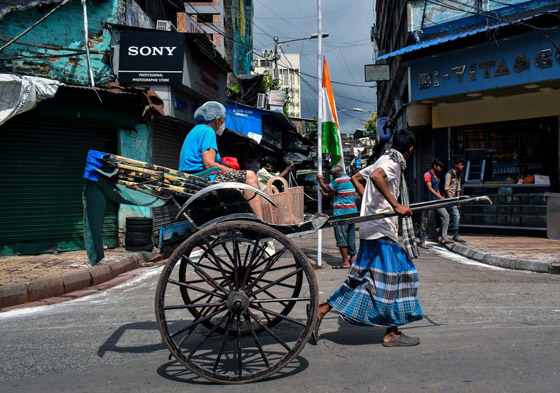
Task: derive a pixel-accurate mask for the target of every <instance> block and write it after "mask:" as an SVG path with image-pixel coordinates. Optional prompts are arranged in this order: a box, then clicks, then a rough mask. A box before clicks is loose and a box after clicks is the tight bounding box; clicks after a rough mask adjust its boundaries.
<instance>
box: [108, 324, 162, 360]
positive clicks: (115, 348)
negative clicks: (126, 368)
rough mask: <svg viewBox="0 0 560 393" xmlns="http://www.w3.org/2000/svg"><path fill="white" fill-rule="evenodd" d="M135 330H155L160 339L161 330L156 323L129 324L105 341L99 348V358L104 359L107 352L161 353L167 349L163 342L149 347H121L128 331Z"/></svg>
mask: <svg viewBox="0 0 560 393" xmlns="http://www.w3.org/2000/svg"><path fill="white" fill-rule="evenodd" d="M134 330H153V331H154V332H157V336H158V337H159V329H158V326H157V323H156V322H154V321H146V322H135V323H128V324H126V325H122V326H121V327H119V328H118V329H117V330H115V331H114V332H113V334H111V335H110V336H109V338H107V340H105V342H104V343H103V344H102V345H101V346H100V347H99V349H98V350H97V356H99V357H100V358H102V357H103V356H105V353H107V352H119V353H152V352H156V351H161V350H162V349H166V348H165V346H164V345H163V342H161V341H160V342H159V343H158V344H148V345H140V346H120V345H119V341H120V340H121V339H122V337H123V336H124V335H125V334H126V333H127V332H128V331H134Z"/></svg>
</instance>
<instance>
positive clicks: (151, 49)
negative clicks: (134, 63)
mask: <svg viewBox="0 0 560 393" xmlns="http://www.w3.org/2000/svg"><path fill="white" fill-rule="evenodd" d="M175 49H177V47H176V46H141V47H137V46H129V47H128V55H129V56H138V55H140V56H173V52H174V51H175Z"/></svg>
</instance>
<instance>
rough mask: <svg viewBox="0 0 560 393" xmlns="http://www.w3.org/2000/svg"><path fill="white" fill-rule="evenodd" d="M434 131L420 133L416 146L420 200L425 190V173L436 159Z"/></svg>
mask: <svg viewBox="0 0 560 393" xmlns="http://www.w3.org/2000/svg"><path fill="white" fill-rule="evenodd" d="M433 142H434V141H433V132H432V130H427V131H424V132H422V133H421V134H420V136H419V138H418V140H417V142H416V147H415V148H414V149H415V150H416V151H417V152H416V165H417V167H416V173H418V176H417V178H416V195H417V196H418V198H419V201H420V200H422V194H423V192H424V173H426V172H428V171H429V170H430V168H431V167H432V161H433V160H434V147H433Z"/></svg>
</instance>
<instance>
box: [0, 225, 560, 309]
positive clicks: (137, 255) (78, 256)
mask: <svg viewBox="0 0 560 393" xmlns="http://www.w3.org/2000/svg"><path fill="white" fill-rule="evenodd" d="M323 233H324V239H323V240H324V241H323V261H324V262H325V265H326V266H325V267H328V265H335V264H338V263H340V255H339V253H338V249H337V248H336V244H335V242H334V239H333V236H332V231H328V230H327V231H324V232H323ZM463 238H464V239H465V240H466V241H467V242H466V243H454V244H449V245H446V248H447V249H449V250H451V251H453V252H456V253H458V254H460V255H463V256H465V257H467V258H471V259H474V260H476V261H479V262H483V263H486V264H489V265H494V266H499V267H504V268H510V269H517V270H529V271H533V272H539V273H553V274H560V241H559V240H550V239H542V238H533V237H519V236H493V235H484V236H468V235H467V236H463ZM302 240H303V241H302ZM305 240H306V239H298V238H295V239H294V241H295V242H296V243H298V244H299V245H300V246H301V247H302V248H303V250H304V252H306V254H307V255H308V257H309V259H310V260H311V261H312V262H315V260H316V251H315V247H316V244H315V243H313V244H312V243H311V242H310V241H305ZM420 251H421V252H422V250H420ZM158 256H159V254H158V253H157V252H134V253H129V252H127V251H125V250H124V249H114V250H106V251H105V259H104V260H103V261H101V262H100V263H99V264H98V265H96V266H95V267H91V266H90V265H89V262H88V260H87V257H86V253H85V251H73V252H67V253H62V254H58V255H53V254H43V255H32V256H10V257H0V312H1V311H7V310H9V309H13V308H16V307H30V306H35V305H46V304H52V303H58V302H62V301H66V300H69V299H72V298H76V297H80V296H84V295H87V294H90V293H93V292H95V291H100V290H104V289H107V288H110V287H112V286H114V285H117V284H120V283H122V282H125V281H127V280H129V279H130V278H131V277H133V276H134V275H136V274H138V272H135V271H134V269H136V268H138V267H141V266H150V265H153V262H150V261H153V260H154V259H157V257H158ZM161 263H163V262H161Z"/></svg>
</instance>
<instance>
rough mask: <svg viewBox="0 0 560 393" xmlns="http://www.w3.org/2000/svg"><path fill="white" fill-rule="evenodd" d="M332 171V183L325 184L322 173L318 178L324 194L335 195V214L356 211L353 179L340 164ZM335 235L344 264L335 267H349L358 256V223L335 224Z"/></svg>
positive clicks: (318, 174)
mask: <svg viewBox="0 0 560 393" xmlns="http://www.w3.org/2000/svg"><path fill="white" fill-rule="evenodd" d="M331 173H332V174H333V176H334V180H333V181H332V182H331V183H330V184H325V182H324V181H323V175H322V174H321V173H317V180H318V181H319V186H320V187H321V193H322V194H323V196H333V214H334V215H335V216H339V215H342V214H351V213H356V212H357V211H358V209H357V208H356V189H355V188H354V186H353V185H352V179H350V176H348V175H347V174H346V173H345V172H344V169H342V167H341V166H340V165H335V166H334V167H332V169H331ZM334 236H335V238H336V246H337V247H338V249H339V250H340V255H341V256H342V265H335V266H333V269H349V268H350V265H352V264H353V263H354V259H355V256H356V224H354V223H352V224H340V225H335V226H334Z"/></svg>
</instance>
